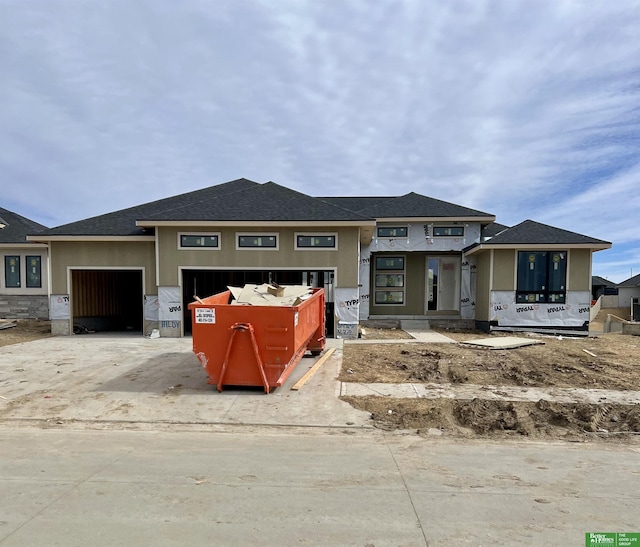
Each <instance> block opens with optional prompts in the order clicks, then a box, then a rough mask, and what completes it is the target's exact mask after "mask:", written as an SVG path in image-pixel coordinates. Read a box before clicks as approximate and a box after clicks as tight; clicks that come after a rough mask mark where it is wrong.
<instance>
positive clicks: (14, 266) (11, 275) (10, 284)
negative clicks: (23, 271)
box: [4, 256, 20, 289]
mask: <svg viewBox="0 0 640 547" xmlns="http://www.w3.org/2000/svg"><path fill="white" fill-rule="evenodd" d="M4 286H5V287H7V288H14V289H16V288H19V287H20V257H19V256H5V257H4Z"/></svg>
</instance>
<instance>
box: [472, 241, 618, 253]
mask: <svg viewBox="0 0 640 547" xmlns="http://www.w3.org/2000/svg"><path fill="white" fill-rule="evenodd" d="M610 248H611V243H608V244H597V243H573V244H572V243H568V244H563V243H549V244H545V243H527V244H522V245H518V244H515V243H504V244H494V245H491V244H487V243H481V244H480V245H478V246H477V247H474V248H473V249H469V250H468V251H467V252H466V253H465V254H467V255H471V254H474V253H477V252H480V251H486V250H491V249H504V250H508V249H516V250H524V251H534V250H540V251H553V250H558V251H562V250H567V249H590V250H592V251H603V250H605V249H610Z"/></svg>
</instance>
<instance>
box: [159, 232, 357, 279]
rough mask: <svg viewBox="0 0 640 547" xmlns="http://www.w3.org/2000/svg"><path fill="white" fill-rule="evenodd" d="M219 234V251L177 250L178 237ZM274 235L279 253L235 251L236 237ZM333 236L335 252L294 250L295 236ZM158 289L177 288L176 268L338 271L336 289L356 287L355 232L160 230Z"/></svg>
mask: <svg viewBox="0 0 640 547" xmlns="http://www.w3.org/2000/svg"><path fill="white" fill-rule="evenodd" d="M181 232H188V233H198V232H201V233H212V232H213V233H220V249H219V250H200V249H198V250H180V249H178V233H181ZM237 232H240V233H252V232H255V233H277V234H278V236H279V238H278V239H279V245H278V250H277V251H276V250H273V251H271V250H264V251H263V250H253V249H249V250H236V233H237ZM296 232H304V233H319V232H322V233H336V234H338V249H337V250H330V251H329V250H327V251H325V250H295V249H294V243H295V233H296ZM158 241H159V245H158V248H159V255H160V285H161V286H177V285H179V284H180V280H179V279H178V277H179V274H178V267H179V266H181V267H183V268H185V267H186V268H189V267H194V268H207V267H209V268H212V269H242V268H253V269H256V268H264V269H275V268H283V269H284V268H287V269H291V268H296V269H309V270H314V269H329V268H337V276H336V287H357V286H358V243H359V231H358V228H335V229H332V228H324V227H323V228H321V229H313V230H304V229H300V228H280V229H278V228H276V229H273V228H265V229H264V230H252V229H238V228H221V229H215V228H203V229H202V230H198V229H197V228H196V229H193V228H189V229H176V228H159V229H158Z"/></svg>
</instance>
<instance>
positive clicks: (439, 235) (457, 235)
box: [431, 224, 464, 238]
mask: <svg viewBox="0 0 640 547" xmlns="http://www.w3.org/2000/svg"><path fill="white" fill-rule="evenodd" d="M453 229H456V230H461V231H462V233H461V234H438V233H436V232H437V231H438V230H453ZM431 233H432V234H433V235H432V237H454V238H459V237H464V226H460V225H455V224H451V225H441V226H433V227H432V231H431Z"/></svg>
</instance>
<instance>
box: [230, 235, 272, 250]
mask: <svg viewBox="0 0 640 547" xmlns="http://www.w3.org/2000/svg"><path fill="white" fill-rule="evenodd" d="M238 246H239V247H248V248H256V247H266V248H272V249H275V248H276V246H277V241H276V236H261V235H255V236H238Z"/></svg>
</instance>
